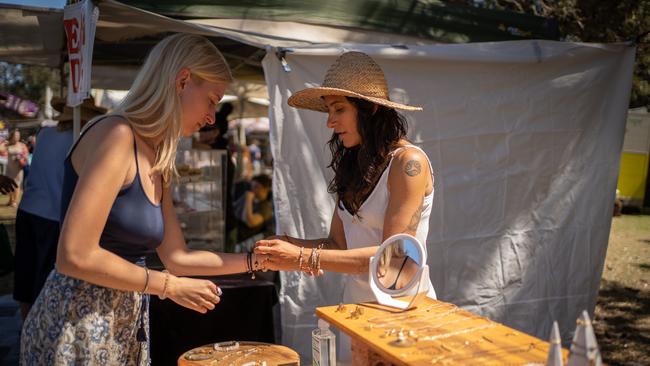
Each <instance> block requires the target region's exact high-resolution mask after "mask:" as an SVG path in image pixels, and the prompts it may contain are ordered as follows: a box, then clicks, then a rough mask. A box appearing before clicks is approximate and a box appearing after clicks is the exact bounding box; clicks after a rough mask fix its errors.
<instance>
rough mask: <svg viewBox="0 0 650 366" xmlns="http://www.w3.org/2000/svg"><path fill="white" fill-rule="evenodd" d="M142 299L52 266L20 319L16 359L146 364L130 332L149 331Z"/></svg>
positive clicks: (143, 349) (142, 344) (144, 344)
mask: <svg viewBox="0 0 650 366" xmlns="http://www.w3.org/2000/svg"><path fill="white" fill-rule="evenodd" d="M147 300H148V298H147V295H145V296H142V295H141V294H140V293H137V292H125V291H120V290H115V289H111V288H106V287H101V286H96V285H93V284H91V283H88V282H86V281H83V280H79V279H75V278H72V277H68V276H66V275H63V274H61V273H59V272H57V271H56V270H53V271H52V272H51V273H50V275H49V277H48V278H47V281H46V282H45V286H44V287H43V290H42V291H41V293H40V295H39V296H38V298H37V299H36V302H35V303H34V306H33V307H32V309H31V310H30V311H29V314H28V316H27V319H26V320H25V323H24V325H23V330H22V334H21V337H20V364H21V365H25V366H28V365H29V366H31V365H149V364H150V360H149V344H148V341H138V339H137V337H136V336H137V333H138V329H139V328H140V327H141V326H142V327H143V328H144V330H145V332H146V334H147V335H148V334H149V315H148V314H149V311H148V301H147ZM143 301H144V304H143ZM141 313H142V316H141ZM146 339H149V337H146Z"/></svg>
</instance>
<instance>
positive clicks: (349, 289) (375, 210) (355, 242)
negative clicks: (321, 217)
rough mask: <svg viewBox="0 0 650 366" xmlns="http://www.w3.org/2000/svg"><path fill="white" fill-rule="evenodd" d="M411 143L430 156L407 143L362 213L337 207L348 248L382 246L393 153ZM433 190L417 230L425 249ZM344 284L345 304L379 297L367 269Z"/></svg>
mask: <svg viewBox="0 0 650 366" xmlns="http://www.w3.org/2000/svg"><path fill="white" fill-rule="evenodd" d="M409 147H412V148H416V149H418V150H420V151H421V152H422V153H423V154H424V156H427V155H426V153H425V152H424V151H423V150H422V149H421V148H419V147H417V146H414V145H406V146H402V147H399V148H397V149H395V150H394V151H393V152H392V153H391V159H390V162H389V163H388V167H387V168H386V169H385V170H384V172H383V173H382V175H381V177H380V178H379V181H378V182H377V185H376V186H375V188H374V190H373V191H372V192H371V193H370V195H369V196H368V198H366V200H365V201H364V202H363V204H362V205H361V207H360V208H359V215H358V216H352V215H351V214H350V213H349V212H348V211H347V210H346V209H344V208H341V207H337V213H338V215H339V218H340V219H341V221H342V222H343V231H344V232H345V241H346V243H347V247H348V249H355V248H364V247H370V246H378V245H380V244H381V243H382V241H383V236H384V216H385V214H386V209H387V208H388V200H389V196H390V192H389V191H388V175H389V173H390V168H391V165H392V164H393V157H394V156H395V154H396V153H397V152H399V151H400V150H402V149H404V148H409ZM427 162H428V163H429V169H430V171H431V182H432V183H433V168H432V167H431V161H429V157H428V156H427ZM433 193H434V192H433V188H432V190H431V193H430V194H429V195H427V196H425V197H424V202H423V203H422V214H421V216H420V223H419V224H418V229H417V232H416V234H415V237H416V238H417V239H418V240H419V241H420V242H421V243H422V244H423V245H424V250H425V251H426V243H427V234H428V233H429V216H430V215H431V206H432V204H433ZM359 217H361V219H359ZM427 257H428V254H427ZM344 286H345V288H344V291H343V301H344V303H345V304H350V303H358V302H364V301H373V300H375V296H374V295H373V293H372V291H371V290H370V284H369V283H368V274H367V273H363V274H358V275H356V274H355V275H353V274H348V275H347V277H346V280H345V285H344Z"/></svg>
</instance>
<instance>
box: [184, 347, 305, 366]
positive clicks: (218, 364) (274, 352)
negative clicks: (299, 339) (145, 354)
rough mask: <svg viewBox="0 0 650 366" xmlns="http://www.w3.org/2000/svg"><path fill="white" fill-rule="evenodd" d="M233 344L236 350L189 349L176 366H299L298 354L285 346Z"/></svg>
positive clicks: (227, 348)
mask: <svg viewBox="0 0 650 366" xmlns="http://www.w3.org/2000/svg"><path fill="white" fill-rule="evenodd" d="M233 343H237V347H236V348H235V347H225V348H222V349H221V350H215V348H214V344H208V345H205V346H201V347H197V348H194V349H191V350H189V351H187V352H185V353H183V354H182V355H181V356H180V357H179V358H178V366H208V365H209V366H222V365H223V366H228V365H251V366H252V365H259V366H262V365H267V366H299V365H300V357H299V356H298V354H297V353H296V352H295V351H294V350H292V349H291V348H288V347H285V346H280V345H277V344H270V343H261V342H233ZM188 356H189V357H188Z"/></svg>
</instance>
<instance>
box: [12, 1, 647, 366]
mask: <svg viewBox="0 0 650 366" xmlns="http://www.w3.org/2000/svg"><path fill="white" fill-rule="evenodd" d="M335 2H336V1H335ZM129 3H137V4H140V3H141V5H142V6H143V7H144V8H147V6H148V9H150V10H156V5H152V3H153V2H150V1H146V0H141V1H139V2H138V1H130V2H129ZM158 3H160V5H159V6H160V9H162V10H164V11H161V13H166V14H167V15H170V16H175V15H178V14H177V13H178V12H180V11H181V10H178V9H176V8H174V7H173V2H172V1H168V0H165V1H162V0H161V1H158ZM226 3H229V1H226ZM409 3H410V2H409ZM97 5H98V7H99V9H100V21H99V24H98V28H97V39H96V49H95V53H94V58H95V60H96V62H95V67H94V68H93V86H94V87H99V88H112V89H124V88H125V87H124V86H125V85H126V88H128V85H127V84H130V80H132V78H133V73H134V72H135V70H136V69H137V65H138V62H141V61H142V59H143V58H144V56H145V55H146V52H147V50H148V49H149V48H150V47H151V46H152V45H153V44H155V42H156V41H157V40H158V39H159V38H160V37H161V34H160V30H161V29H164V30H165V32H188V33H197V34H203V35H206V36H209V37H211V39H213V41H214V42H215V43H217V44H218V46H219V48H220V49H221V50H222V51H223V52H224V54H225V56H226V58H227V59H228V61H229V62H230V63H231V66H233V69H234V70H235V75H236V77H238V78H239V79H240V80H245V81H257V82H261V81H262V80H264V81H265V82H266V85H267V90H268V95H269V97H270V103H271V105H270V116H269V118H270V141H271V146H272V151H273V157H274V164H275V165H274V168H275V169H274V180H273V184H274V204H275V209H276V221H277V224H278V228H277V229H278V232H287V233H289V234H290V235H297V236H303V237H308V238H316V237H322V236H324V235H327V233H328V230H329V223H330V219H331V215H332V212H333V209H334V202H335V201H334V198H333V197H332V196H331V195H329V194H328V193H327V183H328V181H329V179H331V176H332V174H331V172H330V171H329V170H328V169H327V165H328V163H329V158H330V157H329V153H328V151H327V147H326V146H325V143H326V141H327V140H328V138H329V135H330V131H328V130H327V129H326V128H325V116H324V115H322V114H318V113H316V112H309V111H303V110H296V109H293V108H290V107H288V106H287V104H286V100H287V98H288V97H289V96H290V95H291V94H292V93H293V92H295V91H297V90H300V89H302V88H304V87H306V86H311V85H314V84H319V83H320V82H321V81H322V77H323V75H324V73H325V70H326V69H327V67H328V66H329V65H330V64H331V63H332V62H333V60H334V59H335V58H336V56H337V55H339V54H340V53H342V52H344V51H347V50H360V51H363V52H366V53H368V54H370V55H371V56H372V57H373V58H375V59H376V60H377V61H378V62H379V64H380V65H381V66H382V68H383V69H384V71H385V73H386V76H387V80H388V83H389V87H390V89H391V92H392V95H393V97H394V98H395V99H399V100H401V101H408V102H409V103H410V104H414V105H421V106H423V107H424V112H421V113H410V114H408V116H407V118H408V121H409V127H410V128H409V135H410V139H411V140H412V141H413V142H414V143H415V144H417V145H418V146H420V147H422V148H423V149H424V150H425V151H426V152H427V154H428V156H429V158H430V159H431V162H432V164H433V168H434V173H435V179H436V183H435V189H436V197H435V199H434V206H433V212H432V215H431V222H430V231H429V236H428V239H427V243H426V244H427V249H428V252H429V256H428V257H429V266H430V268H431V279H432V283H433V285H434V286H435V287H436V292H437V293H438V295H439V297H440V298H441V299H442V300H445V301H449V302H453V303H455V304H458V305H460V306H463V307H465V308H468V309H470V310H472V311H475V312H477V313H480V314H483V315H486V316H489V317H490V318H492V319H494V320H497V321H501V322H504V323H505V324H507V325H509V326H512V327H515V328H517V329H520V330H523V331H525V332H527V333H530V334H533V335H535V336H538V337H541V338H546V337H547V336H548V334H549V332H550V327H551V324H552V322H553V320H558V322H559V323H560V328H561V330H562V337H563V340H564V341H565V342H566V341H568V340H569V339H570V337H571V333H572V331H573V329H574V327H575V319H576V318H577V317H578V314H579V313H580V312H581V311H582V310H583V309H587V310H588V311H589V312H593V309H594V307H595V302H596V296H597V292H598V285H599V282H600V277H601V273H602V268H603V263H604V259H605V253H606V250H607V242H608V234H609V228H610V224H611V213H612V202H613V198H614V195H615V190H616V178H617V174H618V166H619V165H618V164H619V157H620V149H621V146H622V142H623V133H624V128H625V115H626V111H627V104H628V99H629V91H630V85H631V77H632V65H633V58H634V49H633V47H630V46H629V45H624V44H616V45H598V44H578V43H562V42H551V41H536V40H527V41H511V42H484V43H468V44H436V43H439V42H441V41H443V42H453V41H451V40H446V41H445V40H444V39H442V40H441V39H436V37H423V36H422V35H421V34H415V35H414V34H413V32H410V33H409V32H404V33H400V32H399V31H395V30H394V31H392V32H387V31H385V32H380V31H378V30H376V29H367V28H363V27H356V28H354V27H348V26H345V25H344V26H341V25H327V24H323V23H317V22H313V21H312V22H310V23H305V22H295V21H290V19H286V18H281V17H280V18H278V19H271V20H269V19H252V18H241V17H232V18H227V17H217V16H212V17H210V18H208V17H207V16H206V18H200V17H198V16H196V14H195V16H193V17H186V18H187V19H188V20H186V21H182V20H178V19H172V18H169V17H166V16H163V15H160V14H157V13H153V12H149V11H146V10H143V9H142V8H136V7H132V6H128V5H125V4H123V3H119V2H116V1H112V0H108V1H101V2H98V4H97ZM189 8H190V10H189V12H191V7H189ZM407 8H408V7H407ZM175 9H176V10H175ZM197 9H198V10H196V12H199V13H201V14H203V13H205V14H210V11H209V10H210V9H207V8H206V9H207V10H205V11H204V12H201V10H200V9H203V8H200V7H199V8H197ZM5 10H6V11H5ZM407 10H408V9H407ZM61 14H62V13H61V11H60V10H52V9H41V10H38V9H26V8H24V7H23V8H17V7H16V6H9V7H7V6H5V9H3V11H2V12H0V37H1V38H0V60H4V61H9V62H23V63H34V64H41V65H48V66H54V67H59V66H60V65H61V62H62V60H63V56H62V54H61V51H60V50H61V49H62V46H63V44H62V42H63V33H62V32H63V30H62V27H61V25H60V19H61V16H62V15H61ZM184 14H186V15H187V14H188V13H184ZM293 14H294V15H295V14H296V13H295V12H294V13H293ZM396 14H400V13H396ZM24 15H25V16H24ZM397 18H399V17H397ZM296 19H300V18H296ZM409 24H410V23H409ZM505 28H506V29H507V28H509V27H505ZM395 29H400V28H399V27H396V28H395ZM57 32H58V35H57ZM430 33H434V34H437V33H435V32H430ZM298 36H300V38H296V37H298ZM39 37H40V38H39ZM511 38H512V37H511ZM524 38H525V37H524ZM528 38H532V37H528ZM537 38H542V36H537ZM126 39H129V40H130V41H129V42H130V43H129V46H126V47H125V46H123V45H121V44H120V43H119V41H124V40H126ZM494 39H495V40H496V39H497V38H494ZM57 40H58V41H57ZM467 40H472V39H471V38H470V39H466V40H465V41H467ZM57 42H59V43H57ZM44 44H45V45H46V46H44ZM138 45H139V47H138ZM392 45H397V46H392ZM125 48H126V49H125ZM278 54H279V55H280V56H284V60H285V61H286V64H287V65H288V68H286V67H285V66H283V65H282V62H281V59H280V58H279V57H278ZM289 69H290V71H287V70H289ZM116 70H119V72H116ZM262 78H264V79H262ZM287 142H288V143H287ZM345 280H346V278H345V276H338V275H334V274H329V273H328V274H327V275H326V276H324V277H322V278H317V279H314V278H307V277H306V276H303V277H302V278H298V276H297V275H296V274H294V273H283V274H282V282H283V286H282V293H281V296H280V301H281V305H282V321H283V324H282V325H283V343H284V344H286V345H288V346H290V347H292V348H294V349H296V350H297V351H298V352H299V353H301V355H302V356H304V357H307V358H308V357H309V355H310V354H311V343H310V339H311V338H310V336H309V334H310V331H311V330H312V329H313V328H314V327H315V318H314V315H313V311H314V307H315V306H322V305H326V304H327V305H331V304H336V303H338V302H339V301H340V299H341V297H342V293H341V292H342V290H341V289H342V288H343V286H342V283H343V282H344V281H345Z"/></svg>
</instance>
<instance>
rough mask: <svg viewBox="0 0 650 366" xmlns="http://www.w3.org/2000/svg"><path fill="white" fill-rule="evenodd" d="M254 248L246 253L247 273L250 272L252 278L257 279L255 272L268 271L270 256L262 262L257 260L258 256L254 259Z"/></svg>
mask: <svg viewBox="0 0 650 366" xmlns="http://www.w3.org/2000/svg"><path fill="white" fill-rule="evenodd" d="M253 255H254V253H253V250H251V251H250V252H248V253H246V273H250V275H251V279H253V280H254V279H255V272H257V271H263V272H266V271H267V269H266V266H265V264H266V262H267V261H268V258H266V259H265V260H264V261H262V263H260V262H259V261H258V260H257V256H255V261H253Z"/></svg>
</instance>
